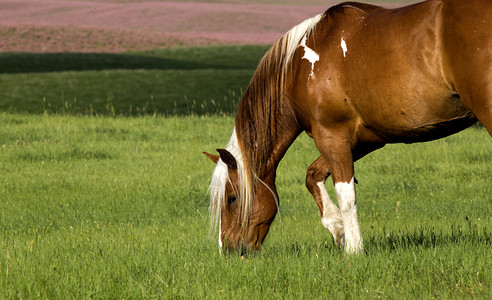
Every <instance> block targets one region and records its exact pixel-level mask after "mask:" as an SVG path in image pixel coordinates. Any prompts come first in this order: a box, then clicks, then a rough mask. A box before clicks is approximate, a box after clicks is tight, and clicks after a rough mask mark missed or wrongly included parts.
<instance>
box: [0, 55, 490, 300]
mask: <svg viewBox="0 0 492 300" xmlns="http://www.w3.org/2000/svg"><path fill="white" fill-rule="evenodd" d="M266 49H267V47H266V46H227V47H219V46H216V47H201V48H177V49H167V50H159V51H152V52H143V53H142V52H140V53H125V54H70V53H62V54H34V53H27V54H19V53H6V54H0V69H1V74H0V110H1V111H3V112H0V298H6V299H15V298H20V299H39V298H61V299H74V298H75V299H85V298H94V299H108V298H109V299H113V298H125V299H126V298H135V299H140V298H282V299H283V298H306V299H316V298H321V299H325V298H327V297H333V298H363V299H365V298H390V299H400V298H407V299H417V298H418V299H421V298H483V299H488V298H491V297H492V288H491V285H490V282H492V271H491V270H492V252H491V243H492V201H491V200H492V196H491V195H492V185H491V182H492V172H491V161H492V139H491V138H490V136H489V135H488V133H487V132H486V131H485V130H484V128H483V127H480V126H474V127H472V128H470V129H468V130H466V131H464V132H462V133H459V134H457V135H454V136H451V137H448V138H446V139H442V140H438V141H434V142H431V143H425V144H414V145H389V146H387V147H385V148H384V149H382V150H379V151H376V152H375V153H373V154H370V155H369V156H367V157H366V158H364V159H362V160H361V161H360V162H358V163H357V164H356V177H357V179H358V180H359V182H360V183H359V184H358V186H357V194H358V210H359V220H360V222H361V230H362V234H363V237H364V241H365V244H364V253H363V254H361V255H359V256H349V255H346V254H344V253H343V251H340V249H338V248H337V247H335V245H334V244H333V241H332V238H331V236H330V234H329V233H328V231H326V230H325V229H324V228H323V226H322V225H321V223H320V218H319V214H318V209H317V206H316V204H315V203H314V201H313V199H312V198H311V196H310V194H309V193H308V192H307V190H306V189H305V187H304V176H305V171H306V169H307V167H308V166H309V164H310V163H311V162H312V161H313V160H314V159H315V158H316V157H317V156H318V151H317V150H316V149H315V147H314V145H313V143H312V141H311V140H310V139H309V138H308V137H307V136H306V135H301V136H300V137H299V139H298V140H297V141H296V142H295V143H294V145H293V146H292V147H291V149H290V150H289V151H288V153H287V155H286V157H285V158H284V160H283V161H282V163H281V164H280V167H279V170H278V178H277V186H278V190H279V195H280V213H279V214H278V215H277V218H276V220H275V222H274V223H273V225H272V228H271V230H270V234H269V235H268V237H267V239H266V242H265V244H264V247H263V248H262V251H261V252H260V254H259V255H257V256H256V257H249V258H248V259H246V260H242V259H240V258H239V257H238V255H235V254H232V255H224V256H220V255H219V253H218V249H217V240H216V237H209V236H208V235H207V233H208V224H209V219H208V198H207V196H206V192H207V187H208V183H209V180H210V175H211V173H212V171H213V167H214V166H213V164H212V163H211V162H210V160H209V159H207V158H206V157H205V156H204V155H203V154H201V151H204V150H205V151H209V152H212V151H213V150H214V149H216V148H218V147H223V146H225V144H226V142H227V141H228V139H229V137H230V134H231V131H232V127H233V123H234V119H233V117H232V116H231V115H232V114H233V113H234V111H235V107H236V104H237V102H238V100H239V97H240V94H241V90H242V89H244V88H245V87H246V85H247V83H248V82H249V80H250V77H251V74H252V73H253V71H254V69H255V67H256V64H257V62H258V60H259V59H260V57H261V56H262V55H263V53H264V51H266ZM328 186H329V192H330V193H331V196H332V198H334V191H333V188H332V187H331V185H330V184H328Z"/></svg>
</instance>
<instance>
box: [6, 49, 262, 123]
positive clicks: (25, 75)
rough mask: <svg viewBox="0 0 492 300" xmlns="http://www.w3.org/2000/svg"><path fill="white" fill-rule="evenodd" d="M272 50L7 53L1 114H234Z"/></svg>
mask: <svg viewBox="0 0 492 300" xmlns="http://www.w3.org/2000/svg"><path fill="white" fill-rule="evenodd" d="M267 49H268V46H210V47H198V48H175V49H164V50H159V51H147V52H135V53H124V54H101V53H100V54H97V53H92V54H91V53H87V54H83V53H55V54H49V53H48V54H39V53H2V54H0V110H2V111H11V112H17V113H24V112H27V113H36V114H39V113H43V112H45V111H47V112H50V113H71V114H79V113H98V114H107V115H141V114H154V113H160V114H173V115H176V114H180V115H188V114H192V113H193V114H218V113H227V114H231V113H234V112H235V109H236V104H237V103H238V102H239V99H240V96H241V94H242V91H244V90H245V88H246V87H247V85H248V83H249V80H250V79H251V76H252V74H253V72H254V70H255V69H256V66H257V65H258V62H259V60H260V58H261V57H262V56H263V54H264V53H265V52H266V50H267Z"/></svg>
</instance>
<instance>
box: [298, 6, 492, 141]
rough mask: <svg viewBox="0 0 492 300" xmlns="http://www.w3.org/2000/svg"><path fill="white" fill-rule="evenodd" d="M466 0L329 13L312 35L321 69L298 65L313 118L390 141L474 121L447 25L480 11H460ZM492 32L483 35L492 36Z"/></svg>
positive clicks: (303, 101) (427, 136)
mask: <svg viewBox="0 0 492 300" xmlns="http://www.w3.org/2000/svg"><path fill="white" fill-rule="evenodd" d="M460 2H461V1H458V0H430V1H426V2H422V3H418V4H414V5H410V6H406V7H402V8H398V9H381V8H376V7H372V8H371V9H366V8H365V7H364V6H357V5H356V4H354V3H350V5H348V6H346V7H344V9H343V10H341V11H340V10H338V11H336V12H335V13H332V14H326V16H325V19H324V20H323V21H322V22H320V24H319V26H318V27H317V30H316V34H315V36H313V37H312V40H311V44H312V45H313V46H312V47H313V49H314V50H315V51H317V52H318V53H320V54H319V57H320V58H319V63H318V64H317V65H316V67H317V69H316V70H315V72H314V76H310V75H309V74H310V73H309V71H310V70H309V65H306V64H303V62H301V64H300V66H299V68H298V71H297V72H296V78H295V80H296V81H297V82H299V81H303V80H304V81H306V83H305V87H302V86H299V85H297V88H296V90H295V91H294V93H296V95H295V98H297V99H300V100H298V101H297V102H298V103H299V104H298V106H300V107H301V108H302V109H305V110H309V112H308V113H304V115H310V120H309V121H307V122H306V123H309V125H310V126H312V125H313V124H321V125H322V126H324V127H327V128H329V127H331V126H336V127H337V128H340V127H341V126H340V123H343V122H346V123H347V124H346V125H348V126H345V127H346V128H354V127H356V129H355V130H358V131H359V133H358V135H359V136H363V135H367V136H374V135H376V136H378V137H379V138H381V139H382V140H384V141H385V142H401V141H410V142H414V141H425V140H431V139H435V138H439V137H442V136H446V135H449V134H452V133H455V132H457V131H460V130H462V129H464V128H466V127H468V126H470V125H471V124H473V123H474V122H475V121H476V120H475V116H474V115H473V113H471V112H470V110H469V108H468V107H467V106H466V105H464V104H463V102H462V100H461V98H460V95H458V93H457V91H456V89H455V84H454V82H455V79H456V77H455V76H454V74H456V72H457V71H458V70H459V68H458V67H455V65H454V63H453V62H452V60H453V56H452V55H448V52H449V51H450V50H449V49H448V47H449V46H450V45H451V44H452V43H453V41H452V40H451V39H449V40H447V39H445V38H444V34H449V36H452V32H451V31H449V32H448V31H446V29H445V28H446V27H447V26H449V25H450V24H452V23H454V22H459V20H467V22H472V21H469V20H470V19H473V18H474V17H475V15H474V14H473V11H474V9H466V10H462V11H460V7H461V6H463V4H460ZM473 3H474V5H477V6H480V7H482V9H483V11H484V12H481V13H480V15H481V16H482V15H483V16H484V17H485V15H486V14H487V13H488V15H489V16H490V15H491V14H490V8H489V6H490V4H487V1H479V0H473ZM466 5H468V2H467V4H466ZM480 7H479V8H476V9H480ZM484 7H486V8H484ZM476 9H475V10H476ZM452 13H453V15H448V14H452ZM489 26H490V25H489ZM485 27H487V26H486V25H481V27H477V29H481V30H487V31H488V28H485ZM456 30H458V29H456ZM462 32H463V34H465V33H466V32H468V33H470V32H469V30H468V29H467V28H463V29H462ZM471 34H473V33H471ZM477 36H480V35H477ZM489 37H490V33H487V34H482V40H485V41H487V43H490V38H489ZM478 39H479V38H472V37H468V38H467V39H465V40H470V41H471V40H473V43H475V42H476V40H478ZM446 43H448V44H449V45H448V44H446ZM490 48H491V47H490V45H489V46H488V49H490ZM488 49H484V51H487V52H488V51H490V50H488ZM489 55H490V54H489ZM484 60H486V59H485V58H484ZM488 60H489V61H490V57H489V59H488ZM316 71H317V72H316ZM334 124H336V125H334ZM361 131H364V132H363V133H364V134H360V132H361ZM367 131H371V132H370V134H366V133H367Z"/></svg>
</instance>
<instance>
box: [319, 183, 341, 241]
mask: <svg viewBox="0 0 492 300" xmlns="http://www.w3.org/2000/svg"><path fill="white" fill-rule="evenodd" d="M317 185H318V187H319V190H320V192H321V200H323V216H322V217H321V224H323V226H324V227H325V228H326V229H328V230H329V231H330V232H331V234H332V235H333V237H334V238H337V234H338V233H339V232H338V231H340V230H342V228H341V225H342V215H341V214H340V210H339V209H338V207H337V206H336V205H335V203H333V201H331V199H330V195H328V192H327V191H326V187H325V184H324V183H323V182H318V184H317Z"/></svg>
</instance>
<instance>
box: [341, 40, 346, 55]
mask: <svg viewBox="0 0 492 300" xmlns="http://www.w3.org/2000/svg"><path fill="white" fill-rule="evenodd" d="M340 47H342V51H343V57H345V55H346V54H347V43H345V40H344V39H343V38H342V41H341V42H340Z"/></svg>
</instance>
